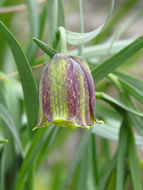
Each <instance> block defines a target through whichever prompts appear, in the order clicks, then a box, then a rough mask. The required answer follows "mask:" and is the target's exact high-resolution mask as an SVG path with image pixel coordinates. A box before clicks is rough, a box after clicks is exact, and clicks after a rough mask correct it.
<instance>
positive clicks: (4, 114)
mask: <svg viewBox="0 0 143 190" xmlns="http://www.w3.org/2000/svg"><path fill="white" fill-rule="evenodd" d="M0 117H1V118H2V120H3V121H4V122H5V123H6V127H8V129H9V130H10V132H11V134H12V135H13V138H14V139H15V143H16V145H17V146H18V147H19V151H20V153H21V155H22V156H24V155H23V149H22V145H21V141H20V138H19V134H18V131H17V128H16V126H15V124H14V121H13V119H12V118H11V116H10V114H9V112H8V111H7V109H6V108H5V107H4V106H3V105H2V104H0Z"/></svg>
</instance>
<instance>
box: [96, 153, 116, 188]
mask: <svg viewBox="0 0 143 190" xmlns="http://www.w3.org/2000/svg"><path fill="white" fill-rule="evenodd" d="M116 162H117V155H116V154H115V155H114V157H113V158H112V160H110V161H109V164H108V165H107V167H106V168H105V170H104V174H103V176H102V177H101V178H100V181H99V185H98V186H97V190H104V189H105V187H106V185H107V183H108V181H109V179H110V176H111V174H112V172H113V170H114V168H115V166H116Z"/></svg>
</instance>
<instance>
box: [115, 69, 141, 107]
mask: <svg viewBox="0 0 143 190" xmlns="http://www.w3.org/2000/svg"><path fill="white" fill-rule="evenodd" d="M115 74H116V75H117V76H118V77H119V79H120V81H121V84H122V86H123V87H124V88H125V89H126V91H127V92H128V93H129V94H131V95H132V96H133V97H134V98H136V100H138V101H139V102H140V103H141V104H143V81H141V80H139V79H137V78H135V77H132V76H129V75H126V74H124V73H121V72H115Z"/></svg>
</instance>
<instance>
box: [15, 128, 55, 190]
mask: <svg viewBox="0 0 143 190" xmlns="http://www.w3.org/2000/svg"><path fill="white" fill-rule="evenodd" d="M46 130H47V128H43V129H40V130H38V131H37V132H36V134H35V136H34V138H33V140H32V143H31V145H30V147H29V149H28V152H27V154H26V156H25V159H24V162H23V164H22V167H21V170H20V173H19V177H18V180H17V184H16V190H23V186H24V182H25V179H26V176H27V175H28V172H29V170H30V166H32V163H33V162H34V161H35V160H34V159H35V158H36V155H37V154H38V153H39V151H40V149H41V147H43V146H44V148H45V143H46V145H47V147H48V146H49V145H50V144H51V141H50V139H49V138H53V136H52V134H53V131H54V130H57V129H54V127H52V126H51V127H50V128H49V129H48V130H47V131H46ZM47 139H49V140H48V141H47ZM42 150H43V148H42Z"/></svg>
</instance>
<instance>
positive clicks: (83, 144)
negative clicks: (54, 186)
mask: <svg viewBox="0 0 143 190" xmlns="http://www.w3.org/2000/svg"><path fill="white" fill-rule="evenodd" d="M89 135H90V133H89V132H85V134H84V136H83V137H82V139H81V142H80V144H79V147H78V150H77V152H76V155H75V158H74V160H73V163H72V166H71V168H70V170H69V172H68V175H67V177H66V179H65V181H64V184H63V186H62V187H61V190H64V189H65V188H66V186H67V184H68V182H69V180H70V179H71V176H72V175H73V173H74V171H75V169H76V167H77V165H78V163H79V161H80V159H81V157H82V156H83V153H84V151H85V149H86V146H87V142H88V139H89Z"/></svg>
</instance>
